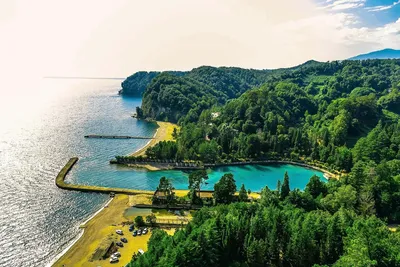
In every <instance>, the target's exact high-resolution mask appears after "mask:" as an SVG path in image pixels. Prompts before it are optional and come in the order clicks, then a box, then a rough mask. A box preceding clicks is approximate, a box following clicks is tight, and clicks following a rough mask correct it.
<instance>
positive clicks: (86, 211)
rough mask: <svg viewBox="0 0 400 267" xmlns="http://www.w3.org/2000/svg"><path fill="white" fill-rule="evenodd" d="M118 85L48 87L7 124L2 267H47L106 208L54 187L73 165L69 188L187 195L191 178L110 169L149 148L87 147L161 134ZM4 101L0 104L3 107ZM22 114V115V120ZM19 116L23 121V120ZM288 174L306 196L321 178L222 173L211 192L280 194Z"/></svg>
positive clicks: (1, 143)
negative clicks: (160, 189) (162, 185)
mask: <svg viewBox="0 0 400 267" xmlns="http://www.w3.org/2000/svg"><path fill="white" fill-rule="evenodd" d="M120 82H121V81H118V80H63V79H43V80H42V81H41V83H40V85H38V86H39V87H38V88H32V89H31V90H32V91H34V90H37V91H38V93H37V95H36V94H33V95H34V97H31V96H29V99H25V98H26V97H25V98H24V97H21V98H24V99H21V101H18V99H6V100H5V99H4V98H3V99H2V100H1V101H15V104H14V102H13V108H14V109H13V111H12V112H10V113H9V114H4V115H6V116H2V117H1V118H0V125H1V128H0V189H1V192H2V201H1V202H0V251H3V252H5V253H4V255H2V257H1V258H0V266H45V265H46V264H47V263H49V262H50V261H51V260H52V259H53V258H54V257H55V256H56V255H57V254H58V253H60V252H61V251H62V250H63V249H64V248H65V247H67V246H68V244H69V243H70V242H71V241H72V240H73V239H74V238H75V237H76V236H77V235H78V234H79V229H78V226H79V225H80V223H81V222H83V221H84V220H85V219H87V218H88V217H89V216H90V215H91V214H93V213H94V212H95V211H96V210H98V209H99V208H100V207H102V206H103V205H104V203H105V202H106V201H107V200H108V199H109V197H108V196H107V195H101V194H96V193H82V192H70V191H65V190H61V189H58V188H57V187H56V186H55V183H54V181H55V177H56V175H57V173H58V172H59V171H60V169H61V168H62V167H63V166H64V165H65V163H66V162H67V161H68V159H69V158H70V157H73V156H77V157H79V158H80V160H79V161H78V163H77V165H76V166H75V167H74V168H73V170H72V171H71V172H70V174H69V175H68V177H67V181H68V182H72V183H81V184H89V185H99V186H110V187H111V186H112V187H123V188H134V189H150V190H153V189H155V188H156V186H157V185H158V181H159V178H160V177H162V176H166V177H168V178H171V179H172V182H173V184H174V186H175V187H176V188H177V189H187V176H188V174H187V173H185V172H181V171H175V170H171V171H157V172H148V171H145V170H141V169H132V168H128V167H123V166H117V165H110V164H109V160H110V159H112V158H113V157H114V156H116V155H127V154H129V153H131V152H133V151H136V150H137V149H139V148H140V147H142V146H144V145H145V144H146V143H147V142H148V140H134V139H128V140H109V139H108V140H107V139H85V138H83V136H84V135H87V134H115V135H136V136H152V135H153V134H154V132H155V129H156V126H155V125H154V124H151V123H146V122H143V121H138V120H135V119H133V118H132V117H131V116H130V115H131V114H132V113H133V112H134V109H135V107H136V106H138V105H140V103H141V99H140V98H126V97H121V96H118V95H117V91H118V88H119V83H120ZM1 101H0V104H2V103H1ZM20 110H21V111H23V112H20ZM19 113H20V114H19ZM285 171H288V173H289V176H290V182H291V188H300V189H303V188H304V186H305V185H306V183H307V182H308V180H309V178H310V177H311V176H312V175H313V174H317V175H318V176H320V177H322V173H321V172H319V171H315V170H311V169H306V168H302V167H299V166H293V165H271V166H262V165H252V166H234V167H223V168H217V169H215V170H212V171H209V180H208V181H207V182H208V184H206V185H204V186H203V187H202V189H212V188H213V185H214V183H215V182H217V181H218V179H219V178H220V177H221V176H222V175H223V174H224V173H227V172H232V173H233V174H234V176H235V180H236V183H237V186H238V188H239V187H240V185H241V184H242V183H244V184H245V185H246V188H249V189H251V190H252V191H259V190H260V189H261V188H263V187H264V186H266V185H268V187H270V188H272V189H274V188H275V187H276V183H277V180H278V179H281V180H282V179H283V174H284V172H285Z"/></svg>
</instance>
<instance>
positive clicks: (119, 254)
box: [111, 251, 121, 258]
mask: <svg viewBox="0 0 400 267" xmlns="http://www.w3.org/2000/svg"><path fill="white" fill-rule="evenodd" d="M113 257H114V258H119V257H121V253H120V252H119V251H117V252H114V253H113V254H112V255H111V258H113Z"/></svg>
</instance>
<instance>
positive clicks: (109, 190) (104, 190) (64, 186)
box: [56, 157, 154, 195]
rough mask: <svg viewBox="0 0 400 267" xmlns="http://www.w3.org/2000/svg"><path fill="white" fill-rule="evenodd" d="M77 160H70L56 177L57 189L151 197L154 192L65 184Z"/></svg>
mask: <svg viewBox="0 0 400 267" xmlns="http://www.w3.org/2000/svg"><path fill="white" fill-rule="evenodd" d="M78 160H79V159H78V158H77V157H74V158H71V159H70V160H69V161H68V162H67V164H65V166H64V167H63V168H62V169H61V171H60V172H59V173H58V175H57V177H56V185H57V186H58V187H59V188H62V189H66V190H73V191H81V192H98V193H104V194H110V193H115V194H125V195H137V194H146V195H153V194H154V191H150V190H136V189H125V188H112V187H101V186H94V185H78V184H70V183H66V182H65V177H66V176H67V174H68V173H69V172H70V170H71V169H72V168H73V167H74V165H75V164H76V163H77V162H78Z"/></svg>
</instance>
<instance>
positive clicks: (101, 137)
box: [85, 134, 154, 139]
mask: <svg viewBox="0 0 400 267" xmlns="http://www.w3.org/2000/svg"><path fill="white" fill-rule="evenodd" d="M85 138H100V139H154V137H147V136H129V135H102V134H89V135H85Z"/></svg>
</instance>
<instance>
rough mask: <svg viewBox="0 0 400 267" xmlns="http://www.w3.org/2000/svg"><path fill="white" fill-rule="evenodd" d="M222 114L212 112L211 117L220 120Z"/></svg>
mask: <svg viewBox="0 0 400 267" xmlns="http://www.w3.org/2000/svg"><path fill="white" fill-rule="evenodd" d="M220 114H221V113H220V112H212V113H211V117H212V118H213V119H215V118H218V117H219V115H220Z"/></svg>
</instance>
